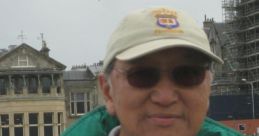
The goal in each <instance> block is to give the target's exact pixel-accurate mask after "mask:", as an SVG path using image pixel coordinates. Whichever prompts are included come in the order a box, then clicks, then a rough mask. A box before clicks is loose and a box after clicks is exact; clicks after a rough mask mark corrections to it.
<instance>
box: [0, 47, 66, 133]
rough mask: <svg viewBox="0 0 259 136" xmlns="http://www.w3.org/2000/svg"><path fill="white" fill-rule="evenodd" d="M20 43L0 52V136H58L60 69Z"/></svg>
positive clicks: (62, 120) (62, 113)
mask: <svg viewBox="0 0 259 136" xmlns="http://www.w3.org/2000/svg"><path fill="white" fill-rule="evenodd" d="M43 43H44V44H43V46H42V49H41V50H40V51H38V50H36V49H34V48H32V47H30V46H29V45H27V44H25V43H23V44H21V45H19V46H9V49H2V50H1V53H0V135H1V136H59V135H60V133H61V132H62V131H63V130H64V128H65V124H66V110H65V93H64V88H63V84H64V82H63V70H64V69H65V68H66V66H64V65H63V64H61V63H60V62H58V61H56V60H54V59H52V58H51V57H49V49H48V48H47V46H46V44H45V42H43Z"/></svg>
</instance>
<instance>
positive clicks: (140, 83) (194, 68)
mask: <svg viewBox="0 0 259 136" xmlns="http://www.w3.org/2000/svg"><path fill="white" fill-rule="evenodd" d="M181 68H188V70H187V69H184V70H187V71H185V72H189V73H188V74H189V76H191V77H192V79H193V80H181V79H186V78H183V77H184V76H186V75H184V73H181V74H183V75H180V78H179V79H180V80H181V81H178V80H177V79H176V77H177V76H176V75H177V73H176V72H175V71H178V72H183V71H181ZM210 68H211V63H206V64H204V65H180V66H177V67H174V68H171V69H170V70H161V69H160V68H157V67H144V66H143V67H142V66H140V67H132V68H128V69H123V68H119V67H113V69H114V70H115V71H118V72H120V73H122V74H123V75H125V76H126V79H127V82H128V83H129V84H130V85H131V86H133V87H136V88H151V87H153V86H155V85H156V84H157V83H158V82H159V81H160V79H161V75H162V73H164V72H166V73H170V74H168V76H169V78H170V80H171V81H172V82H174V83H176V84H177V85H179V86H184V87H193V86H197V85H199V84H201V83H202V81H204V79H205V73H206V71H207V70H210ZM145 70H150V71H149V72H147V73H145V72H143V71H145ZM141 71H142V72H143V73H139V74H142V75H143V74H144V75H145V74H146V75H147V77H148V75H152V76H149V78H144V77H143V78H142V79H146V80H140V79H138V78H137V77H141V76H139V75H137V73H138V72H141ZM152 71H153V72H154V73H153V72H152ZM193 72H196V73H193ZM197 72H200V73H197ZM178 74H179V73H178ZM191 74H198V76H197V75H191ZM132 76H135V78H134V77H132ZM181 76H183V77H181ZM134 79H135V80H134ZM150 79H151V80H150ZM194 79H198V81H194ZM144 81H147V82H144Z"/></svg>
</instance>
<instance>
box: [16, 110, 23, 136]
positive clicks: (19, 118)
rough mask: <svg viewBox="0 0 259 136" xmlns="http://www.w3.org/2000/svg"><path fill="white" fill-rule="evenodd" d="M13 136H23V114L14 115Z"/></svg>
mask: <svg viewBox="0 0 259 136" xmlns="http://www.w3.org/2000/svg"><path fill="white" fill-rule="evenodd" d="M14 136H23V114H22V113H16V114H14Z"/></svg>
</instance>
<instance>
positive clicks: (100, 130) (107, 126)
mask: <svg viewBox="0 0 259 136" xmlns="http://www.w3.org/2000/svg"><path fill="white" fill-rule="evenodd" d="M118 125H119V121H118V120H117V119H116V118H115V117H112V116H110V115H109V114H108V113H107V112H106V109H105V107H104V106H102V107H99V108H97V109H95V110H93V111H92V112H90V113H88V114H86V115H84V116H83V117H81V118H80V119H79V120H77V121H76V122H75V123H74V124H73V125H72V126H71V127H70V128H68V129H66V130H65V132H64V133H63V134H62V135H61V136H107V135H108V134H109V132H110V130H111V129H113V128H114V127H115V126H118ZM197 136H242V134H240V133H238V132H237V131H235V130H233V129H231V128H228V127H226V126H224V125H222V124H220V123H218V122H216V121H214V120H212V119H209V118H206V119H205V121H204V123H203V125H202V128H201V130H200V132H199V133H198V135H197Z"/></svg>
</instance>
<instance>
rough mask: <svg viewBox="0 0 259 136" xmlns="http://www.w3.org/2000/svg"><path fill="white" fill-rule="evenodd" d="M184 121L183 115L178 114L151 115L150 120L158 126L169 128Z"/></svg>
mask: <svg viewBox="0 0 259 136" xmlns="http://www.w3.org/2000/svg"><path fill="white" fill-rule="evenodd" d="M180 119H182V116H181V115H176V114H151V115H149V116H148V120H149V121H150V122H151V123H152V124H154V125H157V126H161V127H169V126H172V125H174V124H175V122H176V121H179V120H180Z"/></svg>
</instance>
